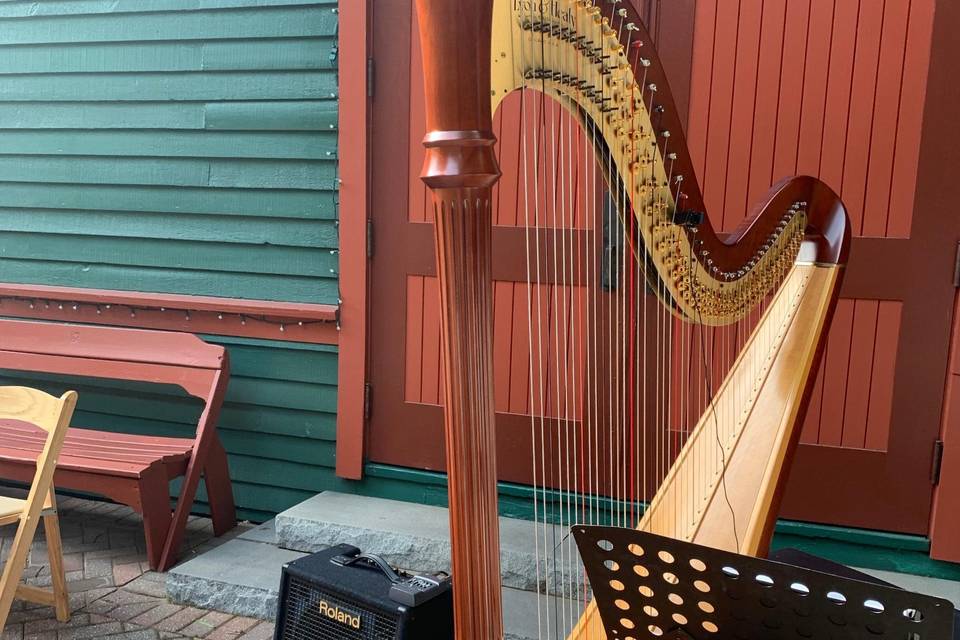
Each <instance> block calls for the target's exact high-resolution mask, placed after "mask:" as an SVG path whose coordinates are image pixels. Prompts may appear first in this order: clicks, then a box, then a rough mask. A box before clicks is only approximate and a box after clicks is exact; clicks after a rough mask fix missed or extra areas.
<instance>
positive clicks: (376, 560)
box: [330, 553, 404, 584]
mask: <svg viewBox="0 0 960 640" xmlns="http://www.w3.org/2000/svg"><path fill="white" fill-rule="evenodd" d="M360 560H365V561H366V564H367V566H370V567H371V568H377V569H380V571H382V572H383V575H385V576H387V578H389V579H390V582H392V583H394V584H396V583H398V582H403V580H404V578H403V576H401V575H400V574H398V573H397V572H396V571H395V570H394V569H393V567H391V566H390V565H389V564H387V561H386V560H384V559H383V558H381V557H380V556H378V555H374V554H372V553H360V554H357V555H355V556H334V557H333V558H331V559H330V562H333V563H335V564H338V565H340V566H342V567H349V566H350V565H352V564H356V563H357V562H358V561H360ZM371 565H372V566H371Z"/></svg>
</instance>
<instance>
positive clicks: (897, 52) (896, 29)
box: [861, 1, 910, 237]
mask: <svg viewBox="0 0 960 640" xmlns="http://www.w3.org/2000/svg"><path fill="white" fill-rule="evenodd" d="M909 17H910V3H908V2H891V1H888V2H886V3H885V4H884V8H883V37H882V38H881V41H880V57H879V60H878V69H883V70H884V72H883V73H879V74H877V89H876V96H875V99H874V107H873V131H872V135H871V139H870V155H869V168H868V172H869V173H868V176H867V186H866V194H865V199H864V215H863V216H862V217H863V229H862V232H861V234H862V235H864V236H875V237H876V236H885V235H886V233H887V218H888V216H889V208H890V190H891V187H892V182H893V160H894V153H895V151H896V144H897V131H898V128H899V119H900V108H901V100H902V98H901V87H902V86H903V74H904V69H903V61H904V53H905V49H906V45H907V26H908V25H909V22H910V21H909Z"/></svg>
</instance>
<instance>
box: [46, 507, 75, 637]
mask: <svg viewBox="0 0 960 640" xmlns="http://www.w3.org/2000/svg"><path fill="white" fill-rule="evenodd" d="M43 529H44V533H45V534H46V537H47V556H48V557H49V558H50V580H51V583H52V586H53V606H54V609H56V612H57V620H59V621H60V622H69V621H70V595H69V593H67V577H66V574H65V573H64V570H63V543H62V541H61V540H60V517H59V516H57V514H56V513H52V514H50V515H46V516H43Z"/></svg>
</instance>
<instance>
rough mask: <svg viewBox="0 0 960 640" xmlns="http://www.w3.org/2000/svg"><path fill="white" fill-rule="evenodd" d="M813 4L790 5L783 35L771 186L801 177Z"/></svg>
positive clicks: (794, 2)
mask: <svg viewBox="0 0 960 640" xmlns="http://www.w3.org/2000/svg"><path fill="white" fill-rule="evenodd" d="M811 2H812V0H806V1H803V0H800V1H798V0H794V1H793V2H788V3H787V12H786V17H785V19H784V26H785V28H784V32H783V59H782V63H781V70H780V78H779V80H778V87H779V91H778V93H777V133H776V138H775V140H774V157H773V163H772V165H771V171H770V182H771V183H772V182H775V181H776V180H779V179H780V178H782V177H784V176H789V175H794V174H795V173H797V155H798V151H799V148H800V123H801V117H802V106H803V99H804V96H805V95H806V92H805V78H806V75H805V74H806V62H807V40H808V28H809V22H810V12H811ZM787 25H789V26H787ZM763 86H764V87H766V86H767V85H763ZM760 169H761V167H760V166H757V167H756V171H757V172H758V173H759V172H760Z"/></svg>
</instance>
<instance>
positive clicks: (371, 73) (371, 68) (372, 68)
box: [367, 58, 377, 98]
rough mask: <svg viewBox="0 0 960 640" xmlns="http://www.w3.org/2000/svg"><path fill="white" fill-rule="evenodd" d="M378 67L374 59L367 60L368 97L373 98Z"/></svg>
mask: <svg viewBox="0 0 960 640" xmlns="http://www.w3.org/2000/svg"><path fill="white" fill-rule="evenodd" d="M376 69H377V67H376V65H375V64H374V62H373V58H367V97H368V98H372V97H373V91H374V86H375V83H374V80H375V78H376Z"/></svg>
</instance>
